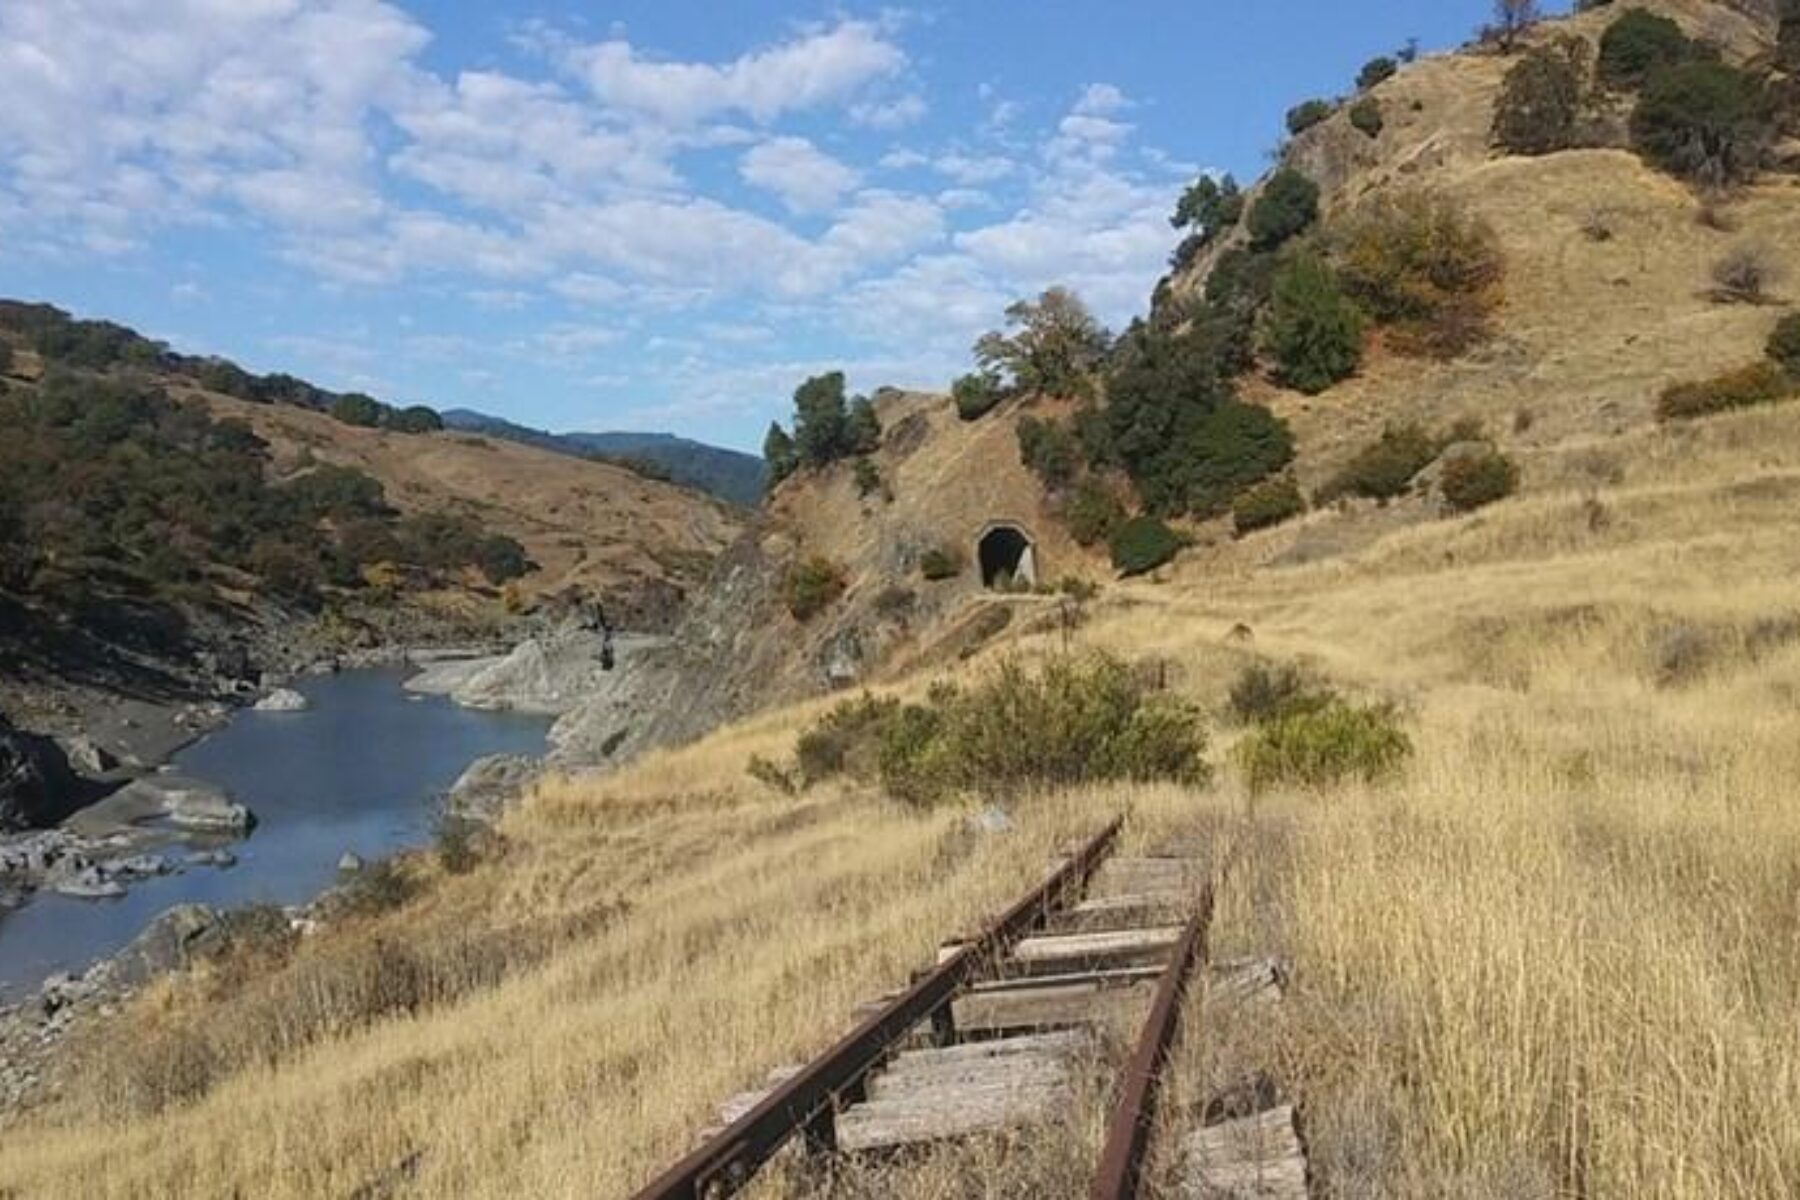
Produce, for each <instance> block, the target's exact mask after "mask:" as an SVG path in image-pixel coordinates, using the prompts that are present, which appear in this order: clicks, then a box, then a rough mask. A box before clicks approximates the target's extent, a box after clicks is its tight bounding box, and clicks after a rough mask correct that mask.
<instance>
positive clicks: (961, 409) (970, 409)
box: [950, 371, 1006, 421]
mask: <svg viewBox="0 0 1800 1200" xmlns="http://www.w3.org/2000/svg"><path fill="white" fill-rule="evenodd" d="M950 395H951V396H952V397H953V398H954V399H955V400H956V415H957V416H959V417H961V418H962V419H963V420H965V421H977V420H980V419H981V418H982V417H985V416H987V414H989V413H990V412H993V411H994V408H995V406H996V405H998V404H999V403H1000V402H1001V401H1002V400H1004V399H1006V388H1005V386H1004V385H1003V384H1002V383H1001V382H1000V377H999V376H998V375H995V374H993V373H992V372H989V371H971V372H970V373H969V374H967V375H964V376H963V377H962V378H960V379H958V380H957V381H956V382H955V383H953V384H951V385H950Z"/></svg>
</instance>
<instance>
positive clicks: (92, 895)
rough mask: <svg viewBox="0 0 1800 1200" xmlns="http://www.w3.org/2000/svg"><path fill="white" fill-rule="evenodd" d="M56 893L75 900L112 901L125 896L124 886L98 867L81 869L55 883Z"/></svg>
mask: <svg viewBox="0 0 1800 1200" xmlns="http://www.w3.org/2000/svg"><path fill="white" fill-rule="evenodd" d="M55 888H56V891H57V892H58V893H59V894H61V895H64V896H72V897H74V898H75V899H77V900H113V899H117V898H118V897H120V896H123V895H124V894H125V885H124V884H122V883H120V882H119V881H118V880H116V879H113V878H112V877H111V876H109V875H107V874H106V873H105V872H104V871H102V870H101V869H100V868H99V867H83V868H82V869H81V870H79V871H76V872H75V873H74V874H71V875H65V876H63V877H62V878H61V879H59V880H57V881H56V884H55Z"/></svg>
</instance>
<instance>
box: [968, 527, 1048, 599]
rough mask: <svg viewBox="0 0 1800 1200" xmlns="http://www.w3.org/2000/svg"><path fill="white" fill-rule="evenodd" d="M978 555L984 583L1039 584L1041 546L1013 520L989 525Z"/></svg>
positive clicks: (991, 584)
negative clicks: (1038, 554) (1038, 546)
mask: <svg viewBox="0 0 1800 1200" xmlns="http://www.w3.org/2000/svg"><path fill="white" fill-rule="evenodd" d="M975 555H976V558H977V560H978V561H979V562H980V563H981V586H983V587H986V588H1000V587H1002V586H1005V585H1013V586H1018V585H1023V586H1025V587H1035V586H1037V581H1038V567H1037V547H1036V545H1035V544H1034V543H1033V542H1032V540H1031V535H1030V534H1029V533H1027V532H1026V531H1025V530H1024V529H1023V528H1022V527H1020V526H1018V525H1015V524H1013V523H1012V522H1010V521H997V522H995V523H994V524H992V525H989V526H988V527H987V528H986V529H984V530H982V533H981V538H980V540H979V541H978V542H977V543H976V547H975Z"/></svg>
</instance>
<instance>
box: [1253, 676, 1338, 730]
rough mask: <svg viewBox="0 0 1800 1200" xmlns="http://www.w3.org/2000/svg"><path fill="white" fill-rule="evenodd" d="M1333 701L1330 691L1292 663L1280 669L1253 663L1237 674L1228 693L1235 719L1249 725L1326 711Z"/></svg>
mask: <svg viewBox="0 0 1800 1200" xmlns="http://www.w3.org/2000/svg"><path fill="white" fill-rule="evenodd" d="M1333 699H1335V696H1334V694H1333V693H1332V692H1331V691H1330V690H1328V689H1325V688H1321V687H1318V686H1316V685H1315V684H1313V682H1312V681H1311V680H1310V679H1308V678H1307V676H1306V674H1305V672H1303V671H1301V670H1300V668H1299V667H1296V666H1294V665H1292V664H1291V663H1283V664H1282V665H1281V666H1278V667H1271V666H1265V665H1264V664H1262V663H1251V664H1250V665H1249V666H1247V667H1245V668H1244V669H1243V670H1242V671H1240V672H1239V673H1238V677H1237V678H1236V679H1235V680H1233V681H1232V684H1231V690H1230V692H1229V693H1228V700H1229V703H1230V705H1231V712H1232V715H1233V716H1235V717H1236V718H1237V719H1238V720H1239V721H1240V722H1242V723H1243V724H1246V725H1257V724H1262V723H1263V722H1265V721H1273V720H1275V719H1276V718H1278V717H1282V716H1285V715H1287V714H1289V713H1295V712H1303V711H1309V710H1313V709H1318V708H1323V707H1324V706H1325V705H1326V704H1328V703H1330V702H1331V701H1332V700H1333Z"/></svg>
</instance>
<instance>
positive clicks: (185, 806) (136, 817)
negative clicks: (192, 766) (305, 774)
mask: <svg viewBox="0 0 1800 1200" xmlns="http://www.w3.org/2000/svg"><path fill="white" fill-rule="evenodd" d="M101 809H103V810H104V811H103V812H101V811H97V812H96V816H97V817H99V816H104V817H108V818H110V819H115V820H117V821H119V822H120V823H123V824H129V823H132V822H136V821H142V820H146V819H150V818H154V817H166V818H167V819H168V821H169V823H170V824H172V825H174V826H176V827H178V828H181V829H188V830H193V831H195V832H199V833H226V834H233V835H242V834H245V833H248V832H249V831H250V830H251V828H253V827H254V826H255V824H256V816H255V814H253V813H252V812H251V811H250V810H249V809H248V808H245V807H244V806H243V805H242V804H239V803H237V802H236V801H234V800H233V799H232V798H231V797H230V796H229V795H228V794H226V793H225V792H224V791H223V790H221V789H219V788H216V787H214V786H212V785H211V784H209V783H202V782H200V781H199V780H197V779H189V778H187V777H186V776H183V775H176V774H169V775H152V776H149V777H147V778H144V779H137V780H133V781H132V782H131V783H128V784H126V785H125V786H124V787H122V788H120V789H119V790H118V791H117V792H115V793H114V794H113V795H112V796H110V797H108V799H107V800H106V801H105V802H104V804H103V805H100V806H97V810H101Z"/></svg>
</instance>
